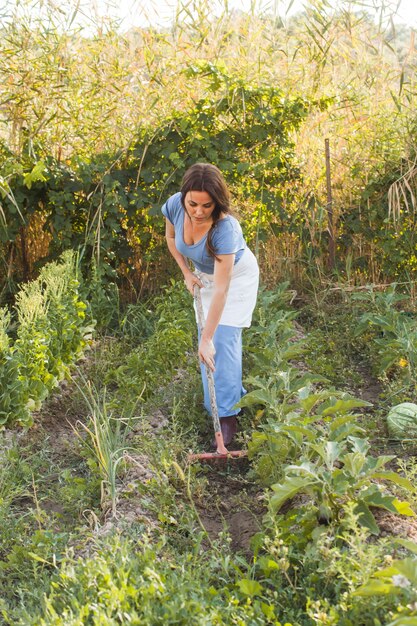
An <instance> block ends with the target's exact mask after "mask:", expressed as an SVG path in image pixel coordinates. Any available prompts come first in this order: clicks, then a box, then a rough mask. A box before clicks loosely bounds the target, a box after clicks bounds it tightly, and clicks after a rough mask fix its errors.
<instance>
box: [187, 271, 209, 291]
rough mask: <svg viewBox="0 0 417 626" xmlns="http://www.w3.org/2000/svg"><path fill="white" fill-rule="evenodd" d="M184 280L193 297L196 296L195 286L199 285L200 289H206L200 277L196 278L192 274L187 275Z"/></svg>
mask: <svg viewBox="0 0 417 626" xmlns="http://www.w3.org/2000/svg"><path fill="white" fill-rule="evenodd" d="M184 280H185V284H186V287H187V289H188V291H189V292H190V294H191V295H192V296H193V295H194V285H198V286H199V287H200V288H201V287H204V285H203V283H202V282H201V280H200V279H199V278H198V276H196V275H195V274H193V273H192V272H189V273H187V274H185V275H184Z"/></svg>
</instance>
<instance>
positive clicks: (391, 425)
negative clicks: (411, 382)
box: [387, 402, 417, 439]
mask: <svg viewBox="0 0 417 626" xmlns="http://www.w3.org/2000/svg"><path fill="white" fill-rule="evenodd" d="M387 426H388V431H389V434H390V435H391V437H394V439H414V438H417V404H413V402H403V403H402V404H397V406H393V407H392V409H390V411H389V413H388V415H387Z"/></svg>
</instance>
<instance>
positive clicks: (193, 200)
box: [184, 191, 216, 224]
mask: <svg viewBox="0 0 417 626" xmlns="http://www.w3.org/2000/svg"><path fill="white" fill-rule="evenodd" d="M184 204H185V208H186V211H187V213H188V215H189V216H190V219H191V221H192V222H195V223H196V224H204V222H211V214H212V213H213V211H214V209H215V206H216V205H215V202H214V200H213V198H212V197H211V196H210V194H208V193H207V191H188V192H187V193H186V195H185V198H184Z"/></svg>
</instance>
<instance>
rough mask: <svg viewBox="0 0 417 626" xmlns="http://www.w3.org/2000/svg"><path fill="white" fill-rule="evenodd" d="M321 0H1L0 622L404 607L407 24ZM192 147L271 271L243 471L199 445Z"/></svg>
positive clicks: (412, 478)
mask: <svg viewBox="0 0 417 626" xmlns="http://www.w3.org/2000/svg"><path fill="white" fill-rule="evenodd" d="M306 4H307V6H306V8H305V10H304V11H303V13H301V14H299V15H297V16H294V17H291V18H288V19H287V18H285V17H277V15H276V14H275V15H274V14H272V13H271V7H269V8H267V9H263V10H262V7H261V6H260V5H258V6H257V5H256V4H253V6H252V8H251V11H249V12H248V13H245V12H243V11H242V12H239V11H236V10H233V9H229V8H228V6H227V4H226V3H225V5H224V8H223V10H222V11H219V14H218V15H217V16H214V15H213V13H212V8H211V7H210V6H209V4H208V3H205V2H192V3H191V4H189V3H188V4H183V5H180V6H179V9H178V12H177V16H176V19H175V21H174V23H173V24H172V26H171V27H170V28H160V29H158V28H145V27H143V28H135V29H131V30H130V31H128V32H126V33H122V32H121V31H120V30H119V29H118V28H117V26H116V25H115V24H113V23H112V22H111V21H108V22H106V23H105V22H101V21H100V22H97V23H95V24H93V23H91V24H90V26H89V28H86V27H85V26H84V27H80V21H79V20H80V18H81V16H82V14H83V11H84V9H85V7H83V6H82V5H81V4H80V3H77V4H74V5H73V4H72V2H71V1H70V0H69V1H68V3H66V4H62V3H61V4H60V6H59V7H58V6H57V5H52V4H48V3H47V4H42V5H38V4H36V6H35V3H31V2H30V1H29V0H28V1H27V2H26V1H25V2H19V3H16V4H15V5H13V4H12V3H9V5H8V6H7V7H6V8H4V9H2V11H3V13H2V22H1V33H2V39H1V44H0V47H1V52H2V54H1V55H0V77H1V81H0V84H1V87H0V94H1V107H0V123H1V124H2V132H1V135H0V137H1V139H0V155H1V162H0V193H1V201H0V261H1V266H2V268H3V271H2V272H1V279H0V281H1V289H2V301H4V302H8V306H3V307H2V308H0V392H1V393H0V426H1V428H2V430H1V431H0V514H1V519H2V523H1V524H0V588H1V589H2V594H1V598H0V622H1V623H4V624H9V625H13V626H15V625H19V624H21V625H22V626H23V625H27V624H33V625H35V624H36V625H44V626H52V625H62V626H64V625H65V626H67V625H71V624H73V625H74V626H75V625H76V624H77V625H78V624H91V625H98V624H104V623H105V624H127V623H135V624H150V625H153V624H155V625H157V624H164V625H165V624H183V625H184V626H186V625H187V626H188V625H189V624H194V623H195V624H207V625H209V624H224V625H226V624H227V625H229V624H236V625H243V624H245V625H246V624H248V625H249V626H252V625H253V626H255V625H258V624H259V625H260V624H271V625H272V624H273V625H274V626H280V625H281V626H309V625H311V624H317V625H320V626H322V625H331V624H342V625H345V626H349V625H351V624H354V625H355V626H371V625H372V626H376V625H377V624H386V625H389V626H400V625H401V626H402V625H405V624H412V623H414V622H415V620H416V619H417V609H416V589H417V570H416V563H417V561H416V553H417V550H416V542H415V538H416V529H417V526H416V521H415V519H416V513H417V489H416V487H415V484H416V477H417V464H416V462H415V447H416V442H415V439H414V437H413V433H414V432H415V431H414V430H411V429H410V432H409V433H407V435H409V436H407V437H405V438H402V437H401V436H400V435H397V434H396V431H393V430H392V429H391V430H389V429H388V428H387V415H388V413H389V411H390V410H391V409H392V407H394V406H396V405H398V404H400V403H404V402H407V403H409V407H408V408H409V411H410V412H409V416H408V417H409V419H412V416H413V415H417V411H416V412H415V413H413V406H414V401H415V392H416V388H417V378H416V376H417V354H416V351H417V339H416V337H417V335H416V307H415V281H414V279H415V270H416V248H415V235H414V231H415V228H414V226H415V224H414V222H415V208H416V205H415V195H416V192H415V171H416V170H415V164H414V161H415V146H414V139H413V138H414V134H415V106H414V101H415V71H414V70H415V63H416V56H415V45H414V39H413V36H414V35H413V33H412V32H410V31H409V30H408V29H406V28H405V27H399V28H398V29H397V31H396V30H395V28H394V26H393V22H390V21H389V19H388V18H389V11H388V8H387V7H385V6H384V5H382V4H381V6H380V7H379V8H378V9H377V12H378V14H379V18H380V19H379V21H378V22H375V20H374V19H373V17H372V16H370V15H368V14H367V13H366V12H364V9H363V6H362V4H360V5H359V4H356V3H355V2H343V3H341V4H340V5H339V6H338V8H337V10H335V9H333V8H332V5H331V3H328V2H316V0H310V1H309V2H308V3H306ZM35 8H36V11H35V10H34V9H35ZM409 38H410V41H409ZM325 137H329V138H330V145H331V177H332V183H333V185H332V191H333V205H332V208H333V211H334V223H333V226H335V227H336V228H335V230H334V229H332V227H331V224H330V223H329V219H328V218H329V216H328V211H327V209H329V208H330V206H329V204H328V198H327V196H326V187H325V159H324V155H323V139H324V138H325ZM198 160H207V161H211V162H215V163H216V164H217V165H219V167H220V168H221V169H222V170H223V172H224V174H225V176H226V178H227V181H228V183H229V185H230V188H231V190H232V193H233V197H234V201H235V204H236V206H237V207H238V209H239V212H240V215H241V222H242V226H243V229H244V231H245V235H246V237H247V240H248V242H249V243H250V245H251V247H252V248H253V249H254V251H255V252H256V254H257V255H258V258H259V260H260V265H261V272H262V277H263V288H262V289H261V292H260V294H259V300H258V306H257V309H256V314H255V318H254V321H253V324H252V326H251V328H250V329H247V330H245V334H244V337H245V380H244V382H245V386H246V387H247V389H248V393H247V394H246V396H245V397H244V398H243V399H242V401H241V403H240V405H241V407H242V409H243V412H242V415H241V417H240V433H239V435H238V437H239V445H240V446H242V447H247V449H248V459H247V460H244V461H241V462H240V463H241V465H239V462H236V464H228V465H226V466H219V467H211V466H202V465H199V464H189V462H188V460H187V459H188V454H189V452H190V451H197V450H203V449H205V448H206V447H207V446H208V445H209V442H210V440H211V438H212V432H211V426H210V423H209V420H208V419H207V416H206V415H205V413H204V411H203V409H202V391H201V387H200V380H199V368H198V363H197V357H196V354H195V346H196V341H197V337H196V329H195V319H194V312H193V308H192V300H191V297H190V295H189V294H188V292H187V291H186V289H185V288H184V286H183V284H182V282H178V281H176V280H175V277H171V276H169V279H168V275H169V271H170V270H171V267H172V266H171V265H170V261H169V260H167V259H168V255H167V253H166V249H165V247H162V246H163V245H164V242H163V225H162V217H161V215H160V211H159V207H160V205H161V204H162V202H163V201H164V200H165V198H166V197H167V196H168V195H169V194H170V193H172V192H173V191H177V189H178V185H179V181H180V179H181V176H182V174H183V172H184V169H185V168H186V167H187V166H188V165H189V164H191V163H192V162H195V161H198ZM329 231H330V232H335V234H336V257H337V258H336V261H337V262H336V265H335V267H329V265H328V249H329V247H328V246H329ZM284 278H285V282H283V279H284ZM394 280H395V282H393V281H394ZM375 283H377V284H375ZM163 285H165V286H163ZM410 406H411V408H410ZM398 432H400V431H398Z"/></svg>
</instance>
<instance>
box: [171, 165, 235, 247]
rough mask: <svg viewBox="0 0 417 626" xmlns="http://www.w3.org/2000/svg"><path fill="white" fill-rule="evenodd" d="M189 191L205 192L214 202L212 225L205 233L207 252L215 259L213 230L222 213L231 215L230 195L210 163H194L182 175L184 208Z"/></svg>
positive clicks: (215, 168)
mask: <svg viewBox="0 0 417 626" xmlns="http://www.w3.org/2000/svg"><path fill="white" fill-rule="evenodd" d="M189 191H206V192H207V193H208V194H209V196H210V197H211V198H213V200H214V210H213V213H212V214H211V216H212V218H213V224H212V225H211V228H210V230H209V232H208V233H207V250H208V253H209V255H210V256H211V257H213V258H215V259H217V256H216V252H215V250H214V248H213V243H212V237H213V229H214V228H215V226H216V224H217V222H218V221H219V219H220V216H221V214H222V213H225V214H231V213H232V210H231V208H230V194H229V190H228V188H227V185H226V181H225V180H224V178H223V174H222V173H221V171H220V170H219V168H218V167H216V166H215V165H211V164H210V163H195V164H194V165H192V166H191V167H189V168H188V170H187V171H186V172H185V174H184V178H183V179H182V184H181V202H182V205H183V207H184V208H185V203H184V201H185V196H186V195H187V193H188V192H189Z"/></svg>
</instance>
